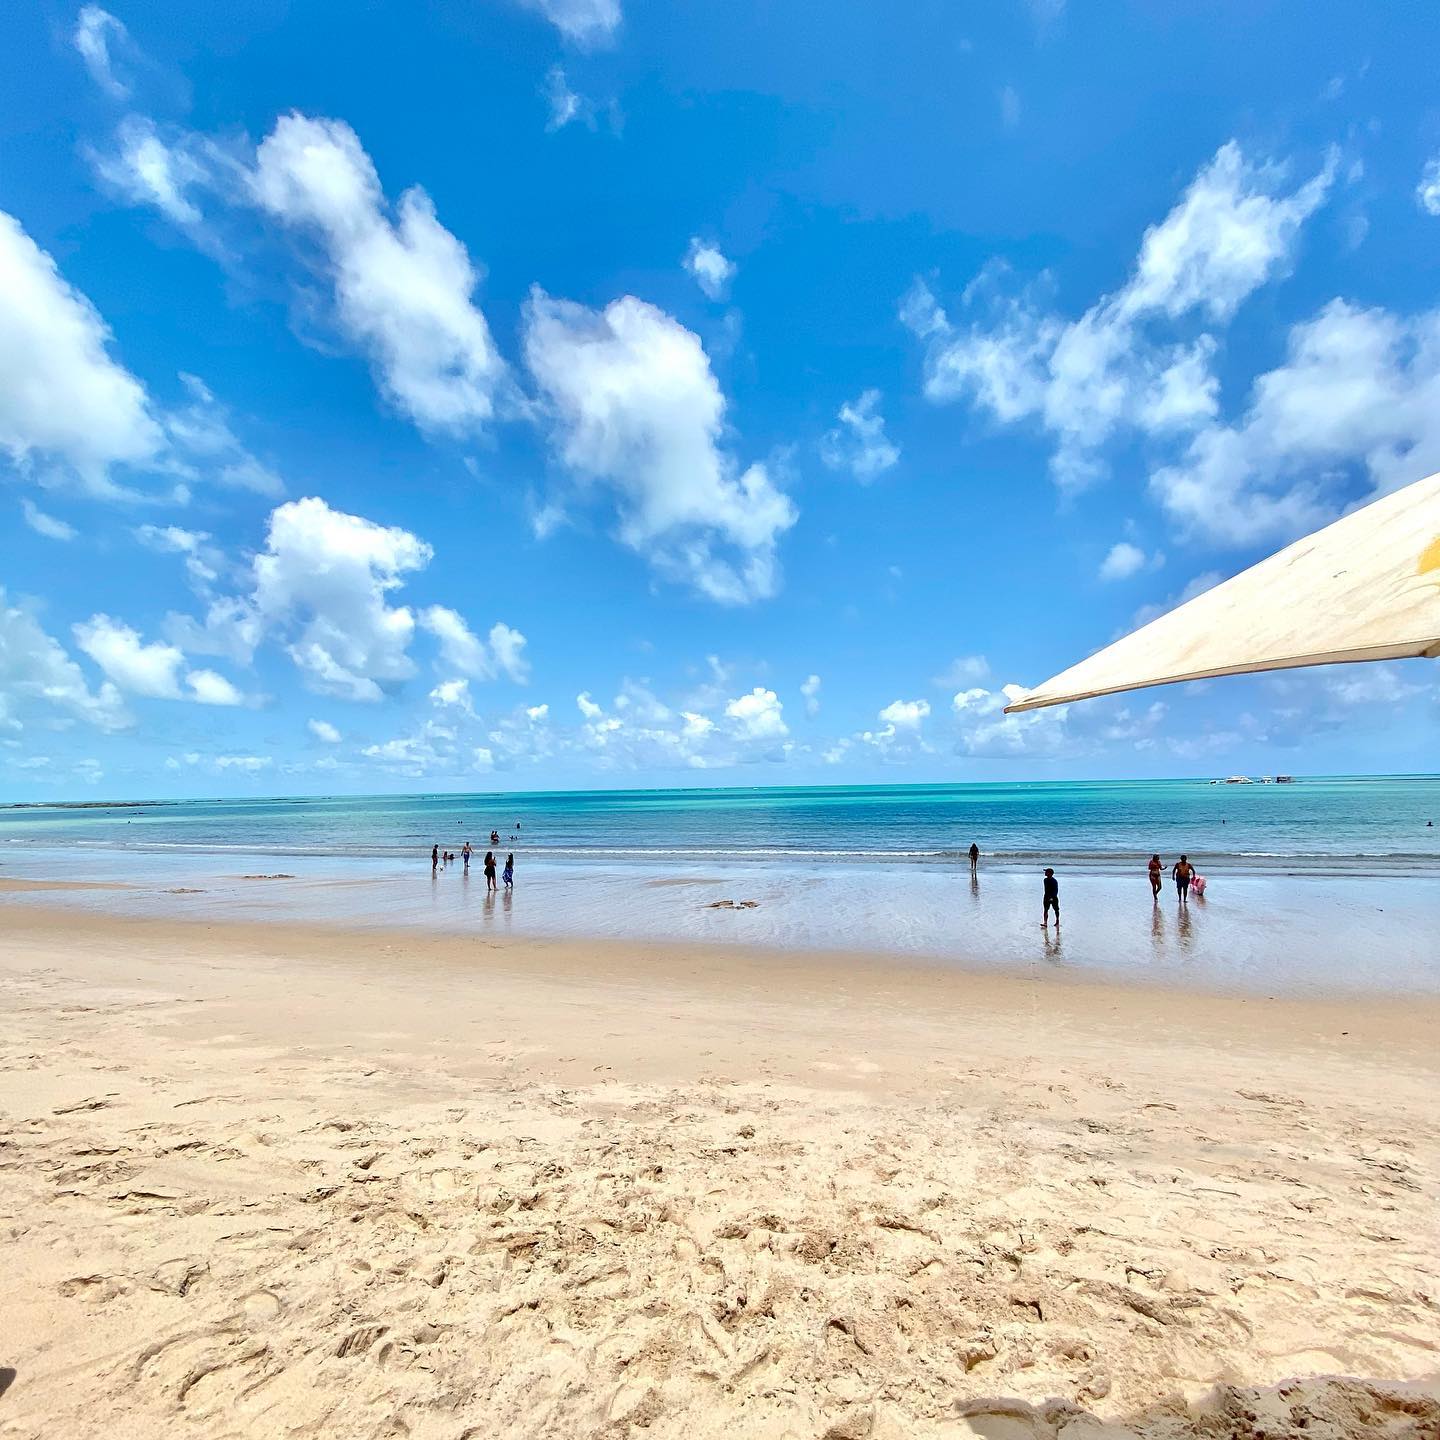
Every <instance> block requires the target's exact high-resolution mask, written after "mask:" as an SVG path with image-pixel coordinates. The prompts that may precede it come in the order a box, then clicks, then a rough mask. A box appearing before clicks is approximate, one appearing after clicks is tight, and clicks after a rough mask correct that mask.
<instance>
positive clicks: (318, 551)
mask: <svg viewBox="0 0 1440 1440" xmlns="http://www.w3.org/2000/svg"><path fill="white" fill-rule="evenodd" d="M1437 47H1440V12H1436V11H1435V10H1434V9H1433V7H1429V6H1421V5H1415V6H1386V7H1381V8H1380V9H1378V10H1377V9H1376V8H1375V7H1373V6H1364V7H1362V6H1361V5H1359V4H1339V3H1327V0H1317V3H1314V4H1310V5H1306V6H1304V7H1296V6H1285V5H1278V4H1273V3H1255V0H1250V3H1246V4H1230V3H1220V4H1204V5H1201V4H1197V3H1191V4H1186V3H1170V4H1163V5H1155V4H1140V3H1128V4H1126V3H1107V0H1068V3H1067V0H995V3H993V4H987V5H979V4H972V5H960V4H955V3H943V0H900V3H896V4H891V5H885V6H880V5H876V4H846V3H840V4H835V5H830V6H825V7H815V6H810V5H800V4H775V3H773V0H771V3H752V0H726V3H724V4H721V3H719V0H690V3H685V4H679V5H676V4H663V5H662V4H653V3H650V4H646V3H641V0H465V3H459V0H448V3H446V0H436V3H431V4H427V5H424V6H419V5H399V4H388V5H387V4H381V3H362V4H351V5H345V6H343V7H342V6H339V5H320V4H308V5H302V4H294V3H282V0H235V3H233V4H229V5H226V6H223V7H217V6H195V5H191V4H180V3H168V0H167V3H161V0H149V3H139V0H135V3H124V0H116V3H115V8H113V9H105V8H101V7H100V6H99V5H94V4H90V5H85V6H84V7H83V8H77V7H71V6H67V5H64V4H59V3H54V0H41V3H37V4H31V5H24V6H7V7H5V8H4V11H3V14H0V800H11V801H19V800H35V799H95V798H101V797H104V798H140V797H169V796H185V795H200V796H212V795H230V794H237V795H239V794H265V795H274V794H338V793H377V792H386V791H422V792H432V791H489V790H506V789H514V790H534V789H564V788H590V787H632V786H633V787H642V786H667V785H686V786H708V785H780V784H851V783H872V782H890V781H894V782H901V781H915V782H919V781H941V780H957V781H986V780H995V781H1002V780H1016V779H1045V780H1052V779H1064V778H1110V777H1130V776H1134V777H1137V778H1138V777H1150V776H1156V777H1158V776H1175V775H1206V776H1209V775H1224V774H1229V773H1235V772H1248V773H1252V774H1260V773H1274V772H1277V771H1279V772H1283V773H1293V774H1337V773H1397V772H1400V773H1404V772H1414V771H1428V770H1433V769H1434V768H1435V755H1436V753H1437V752H1436V740H1437V734H1440V681H1437V674H1436V670H1435V667H1434V665H1433V664H1430V663H1428V662H1424V661H1417V662H1404V663H1397V664H1389V665H1370V666H1364V667H1345V668H1339V667H1337V668H1333V669H1327V670H1317V671H1306V672H1294V673H1291V674H1288V675H1277V676H1270V677H1265V678H1260V677H1254V678H1245V679H1232V680H1225V681H1214V682H1209V683H1207V684H1203V685H1194V686H1188V687H1171V688H1168V689H1163V690H1156V691H1149V692H1141V693H1139V694H1136V695H1131V696H1127V697H1116V698H1113V699H1109V700H1101V701H1096V702H1091V703H1088V704H1084V705H1077V706H1071V707H1069V708H1068V709H1059V710H1049V711H1038V712H1031V713H1028V714H1024V715H1016V716H1009V717H1007V716H1004V715H1003V714H1002V713H1001V712H1002V710H1003V707H1004V705H1005V703H1006V699H1007V696H1010V695H1013V694H1014V693H1016V687H1021V688H1023V687H1026V686H1029V685H1034V684H1038V683H1039V682H1040V681H1042V680H1044V679H1046V678H1048V677H1049V676H1050V675H1051V674H1053V673H1055V672H1057V671H1059V670H1061V669H1063V668H1065V667H1066V666H1068V665H1070V664H1071V663H1073V662H1074V661H1075V660H1077V659H1078V658H1080V657H1081V656H1083V655H1085V654H1088V653H1089V652H1091V651H1093V650H1095V649H1097V648H1099V647H1100V646H1102V645H1104V644H1106V643H1107V642H1108V641H1110V640H1111V639H1113V638H1115V637H1116V636H1118V635H1119V634H1122V633H1124V632H1125V631H1126V630H1128V629H1129V628H1132V627H1133V626H1134V625H1135V624H1137V623H1139V622H1140V621H1143V620H1144V619H1145V618H1146V617H1147V616H1154V615H1156V614H1158V613H1161V612H1162V611H1163V610H1164V609H1166V608H1169V607H1170V606H1172V605H1174V604H1175V603H1177V602H1179V601H1180V600H1182V599H1184V598H1187V597H1189V596H1191V595H1194V594H1196V593H1199V592H1200V591H1202V590H1204V589H1206V588H1208V587H1209V586H1210V585H1213V584H1215V583H1217V582H1218V581H1219V580H1221V579H1223V578H1225V577H1227V576H1229V575H1232V574H1235V573H1236V572H1238V571H1239V570H1241V569H1243V568H1245V567H1246V566H1247V565H1250V564H1252V563H1254V562H1255V561H1256V560H1258V559H1261V558H1263V557H1264V556H1265V555H1267V554H1270V553H1272V552H1273V551H1274V550H1276V549H1278V548H1279V547H1280V546H1282V545H1283V544H1285V543H1287V542H1288V541H1290V540H1292V539H1294V538H1296V537H1297V536H1298V535H1300V534H1303V533H1305V532H1306V531H1307V530H1309V529H1312V528H1314V527H1315V526H1317V525H1319V524H1322V523H1324V522H1326V521H1328V520H1330V519H1333V518H1335V517H1336V516H1338V515H1340V514H1342V513H1344V512H1345V511H1346V510H1347V509H1348V508H1351V507H1354V506H1356V505H1359V504H1362V503H1364V502H1365V501H1366V500H1367V499H1369V498H1373V497H1374V496H1375V495H1377V494H1381V493H1384V492H1386V491H1388V490H1390V489H1393V488H1395V487H1397V486H1400V485H1403V484H1405V483H1407V482H1408V481H1411V480H1416V479H1419V478H1421V477H1423V476H1425V475H1428V474H1430V473H1432V472H1434V471H1436V470H1440V99H1437V92H1436V90H1435V86H1434V76H1433V57H1434V55H1435V54H1436V53H1437Z"/></svg>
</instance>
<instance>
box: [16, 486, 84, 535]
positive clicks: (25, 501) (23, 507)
mask: <svg viewBox="0 0 1440 1440" xmlns="http://www.w3.org/2000/svg"><path fill="white" fill-rule="evenodd" d="M20 513H21V514H22V515H24V517H25V523H26V524H27V525H28V526H29V527H30V528H31V529H32V530H33V531H34V532H35V533H36V534H37V535H43V536H44V537H45V538H46V539H47V540H73V539H74V538H75V534H76V531H75V527H74V526H73V525H67V524H66V523H65V521H63V520H57V519H56V518H55V517H54V516H53V515H47V514H46V513H45V511H43V510H42V509H41V508H40V507H39V506H38V505H37V504H36V503H35V502H34V501H33V500H32V499H30V497H29V496H28V495H25V496H22V497H21V499H20Z"/></svg>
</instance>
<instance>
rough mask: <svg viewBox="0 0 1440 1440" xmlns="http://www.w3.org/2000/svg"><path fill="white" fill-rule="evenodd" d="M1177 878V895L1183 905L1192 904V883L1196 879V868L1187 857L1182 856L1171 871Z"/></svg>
mask: <svg viewBox="0 0 1440 1440" xmlns="http://www.w3.org/2000/svg"><path fill="white" fill-rule="evenodd" d="M1170 873H1171V875H1173V876H1174V877H1175V893H1176V895H1177V896H1178V897H1179V900H1180V903H1181V904H1182V905H1188V904H1189V903H1190V882H1191V881H1192V880H1193V879H1194V878H1195V867H1194V866H1193V865H1192V864H1191V863H1190V858H1189V856H1187V855H1182V856H1181V857H1180V858H1179V859H1178V860H1177V861H1176V862H1175V864H1174V865H1173V866H1172V867H1171V869H1170Z"/></svg>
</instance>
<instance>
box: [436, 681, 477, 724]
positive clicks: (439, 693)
mask: <svg viewBox="0 0 1440 1440" xmlns="http://www.w3.org/2000/svg"><path fill="white" fill-rule="evenodd" d="M430 701H431V703H432V704H434V705H443V706H448V707H452V708H454V709H456V710H460V711H463V712H464V713H465V714H466V715H474V713H475V710H474V707H473V706H472V705H471V703H470V682H469V681H468V680H461V679H459V678H458V677H457V678H455V679H453V680H442V681H441V682H440V683H439V684H438V685H437V686H436V687H435V688H434V689H433V690H432V691H431V692H430Z"/></svg>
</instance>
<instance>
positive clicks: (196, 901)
mask: <svg viewBox="0 0 1440 1440" xmlns="http://www.w3.org/2000/svg"><path fill="white" fill-rule="evenodd" d="M1432 818H1434V819H1436V820H1437V821H1440V780H1437V779H1435V778H1433V777H1423V778H1407V777H1390V778H1384V779H1326V780H1316V779H1304V780H1298V781H1296V783H1295V784H1293V785H1258V784H1257V785H1234V786H1231V785H1210V784H1208V783H1207V782H1205V781H1186V780H1177V781H1167V782H1162V783H1158V784H1157V783H1153V782H1130V783H1119V784H1116V783H1105V784H1099V783H1096V784H1030V785H910V786H882V787H866V788H847V789H840V788H835V789H753V790H684V791H654V790H651V791H612V792H604V793H595V792H586V793H576V794H522V795H517V794H507V795H469V796H457V795H429V796H426V795H416V796H398V797H397V796H383V797H352V798H335V799H303V800H302V799H293V800H284V799H276V800H224V801H186V802H183V803H175V804H169V803H167V804H158V805H154V806H144V807H141V808H136V809H121V808H111V809H86V810H76V809H59V808H51V809H12V810H7V811H0V877H12V878H16V879H25V878H29V879H44V880H62V881H71V882H81V883H82V884H93V883H94V882H97V881H98V882H101V883H104V884H109V885H114V886H117V887H120V888H114V889H101V890H96V889H86V888H82V889H75V890H53V889H47V890H35V891H27V890H24V889H17V890H14V891H11V892H9V893H8V894H4V895H0V904H4V905H20V906H23V905H47V906H49V905H56V904H64V905H71V906H78V907H84V908H92V909H95V908H98V909H102V910H105V911H107V912H114V913H119V914H131V915H137V914H138V915H163V916H167V917H191V918H200V919H207V920H210V919H238V920H263V921H276V920H292V921H323V922H340V923H343V924H346V925H361V926H365V925H375V926H387V927H399V928H408V929H421V930H424V929H429V930H435V929H440V930H446V931H452V932H461V933H466V934H474V935H476V936H477V937H483V936H485V935H487V934H504V933H513V934H516V935H534V936H546V935H552V936H553V935H568V936H605V937H609V938H627V937H628V938H643V939H649V940H681V941H692V940H693V941H722V942H730V943H741V944H749V945H759V946H773V947H781V948H785V947H791V948H799V949H806V950H833V951H865V952H869V953H877V952H889V953H891V954H894V955H897V956H899V955H904V956H910V957H914V958H919V959H924V960H926V961H936V962H939V963H949V962H955V963H960V964H964V965H966V966H978V967H998V968H1012V969H1013V968H1029V969H1032V970H1033V969H1036V968H1037V967H1038V968H1042V969H1044V970H1047V971H1048V970H1066V971H1074V972H1079V973H1093V974H1110V975H1123V976H1125V977H1127V978H1131V979H1152V980H1159V981H1163V982H1165V983H1169V984H1179V985H1191V986H1198V987H1206V988H1213V987H1219V988H1226V989H1234V988H1239V989H1244V990H1250V991H1258V992H1261V993H1263V994H1272V993H1277V992H1279V991H1317V990H1318V991H1325V992H1378V993H1384V994H1392V995H1393V994H1405V993H1424V994H1435V993H1440V825H1436V826H1427V824H1426V821H1427V820H1430V819H1432ZM517 822H518V825H519V829H518V831H517V830H516V829H515V826H516V824H517ZM492 829H495V830H498V831H499V832H500V835H501V847H500V848H501V849H502V851H506V850H513V851H514V852H515V854H516V860H517V873H516V887H515V890H514V891H513V892H509V891H507V892H504V893H502V894H499V895H494V894H490V893H488V892H487V891H486V888H485V883H484V879H483V877H482V876H481V874H480V871H479V867H478V866H475V867H473V869H472V871H471V872H468V873H467V872H466V871H464V869H463V868H462V867H461V866H460V865H453V866H442V867H441V868H440V869H439V871H438V872H436V873H433V874H432V872H431V868H430V864H429V857H430V846H431V845H432V844H435V843H439V844H441V845H442V846H444V847H445V848H448V849H451V850H456V851H458V850H459V849H460V846H461V845H462V843H463V842H464V841H465V839H466V838H469V839H471V840H472V841H474V842H475V843H476V844H478V845H479V847H480V849H481V851H482V853H483V851H484V850H485V849H486V848H488V842H489V836H490V831H491V830H492ZM512 835H518V836H519V838H518V839H515V840H511V839H510V837H511V836H512ZM972 839H973V840H974V841H975V842H976V843H977V844H978V845H979V846H980V848H981V850H982V852H983V855H984V859H983V860H982V863H981V865H980V869H979V873H978V875H977V876H975V877H974V878H972V877H971V876H970V873H969V866H968V864H966V863H965V860H964V853H965V851H966V850H967V849H968V847H969V845H970V842H971V840H972ZM1182 850H1183V851H1185V852H1187V853H1188V854H1189V855H1190V856H1191V857H1192V858H1193V859H1195V860H1196V861H1197V863H1198V864H1199V867H1200V869H1201V870H1202V872H1204V873H1205V874H1206V875H1207V876H1208V877H1209V880H1210V884H1209V887H1208V888H1207V891H1206V894H1205V896H1204V898H1203V899H1196V900H1193V901H1192V902H1191V903H1190V905H1189V906H1188V908H1182V907H1180V906H1179V904H1178V899H1177V897H1176V896H1175V894H1174V892H1173V890H1172V889H1170V888H1168V887H1167V889H1166V891H1165V892H1164V894H1163V895H1162V896H1161V899H1160V901H1159V903H1155V902H1153V901H1152V899H1151V895H1150V887H1149V884H1148V883H1147V881H1146V879H1145V866H1144V861H1145V859H1146V858H1148V856H1149V855H1150V854H1151V852H1152V851H1159V852H1160V854H1161V855H1162V856H1163V857H1165V860H1166V861H1167V863H1168V862H1169V861H1171V860H1173V859H1174V858H1175V857H1176V856H1177V855H1178V854H1179V853H1180V852H1181V851H1182ZM1043 865H1053V866H1055V868H1056V869H1057V871H1058V872H1059V875H1060V880H1061V895H1062V902H1063V909H1064V915H1065V930H1064V935H1063V937H1062V936H1060V935H1058V934H1056V933H1055V932H1054V931H1053V930H1042V929H1041V927H1040V925H1039V923H1038V922H1039V918H1040V915H1039V907H1040V869H1041V867H1042V866H1043ZM727 899H728V900H733V901H736V902H740V901H753V902H754V906H753V908H750V907H748V906H746V907H743V908H730V907H725V906H720V907H718V908H717V906H716V904H715V902H716V901H723V900H727Z"/></svg>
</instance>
